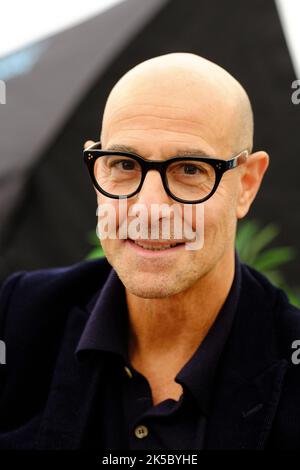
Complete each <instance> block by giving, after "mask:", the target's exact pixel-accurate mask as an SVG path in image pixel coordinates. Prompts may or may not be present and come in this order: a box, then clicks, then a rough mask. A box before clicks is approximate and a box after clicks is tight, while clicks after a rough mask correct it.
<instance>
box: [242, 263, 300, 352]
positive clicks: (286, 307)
mask: <svg viewBox="0 0 300 470" xmlns="http://www.w3.org/2000/svg"><path fill="white" fill-rule="evenodd" d="M241 266H242V273H243V276H242V278H243V283H242V289H244V290H248V292H247V293H246V297H248V299H252V300H251V303H252V304H253V305H255V304H257V305H260V309H261V310H262V311H263V312H262V313H264V316H265V317H268V321H269V324H270V327H271V324H272V329H273V330H274V332H275V334H276V335H277V337H278V346H281V347H282V348H283V350H289V351H290V347H291V341H293V340H294V339H296V338H299V339H300V309H299V308H298V307H296V306H295V305H293V304H291V302H290V300H289V298H288V295H287V294H286V292H285V291H284V290H283V289H281V288H279V287H276V286H275V285H274V284H273V283H272V282H271V281H270V280H269V279H268V278H267V277H266V276H265V275H263V274H262V273H260V272H259V271H257V270H256V269H254V268H253V267H251V266H248V265H247V264H243V263H241Z"/></svg>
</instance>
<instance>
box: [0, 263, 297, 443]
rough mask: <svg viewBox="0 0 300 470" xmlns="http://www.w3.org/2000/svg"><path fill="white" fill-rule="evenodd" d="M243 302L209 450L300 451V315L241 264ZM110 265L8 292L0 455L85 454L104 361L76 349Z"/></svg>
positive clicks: (26, 281)
mask: <svg viewBox="0 0 300 470" xmlns="http://www.w3.org/2000/svg"><path fill="white" fill-rule="evenodd" d="M241 267H242V269H241V273H242V286H241V296H240V300H239V304H238V308H237V312H236V316H235V320H234V323H233V327H232V330H231V333H230V336H229V339H228V343H227V346H226V348H225V352H224V354H223V355H222V359H221V367H220V371H219V374H218V377H217V384H216V390H215V394H214V401H213V406H212V412H211V414H210V416H209V417H208V423H207V431H206V436H205V445H204V447H205V448H206V449H268V448H270V449H273V448H274V449H300V364H299V366H298V365H294V364H293V363H292V360H291V356H292V354H293V352H294V350H293V349H292V343H293V341H295V340H297V339H299V340H300V311H299V310H298V309H297V308H295V307H293V306H292V305H290V303H289V301H288V299H287V296H286V295H285V293H284V292H283V291H282V290H280V289H278V288H276V287H274V286H273V285H272V284H271V283H270V282H269V281H268V280H267V279H266V278H265V277H264V276H262V275H261V274H259V273H258V272H257V271H255V270H254V269H252V268H250V267H248V266H247V265H245V264H242V265H241ZM111 269H112V268H111V266H110V265H109V263H108V262H107V260H106V259H98V260H93V261H84V262H80V263H77V264H75V265H72V266H68V267H65V268H58V269H56V268H54V269H44V270H36V271H31V272H30V271H28V272H18V273H15V274H13V275H11V276H10V277H9V278H8V279H7V280H6V281H5V282H4V284H3V285H2V288H1V291H0V340H4V341H5V343H6V365H3V364H2V365H0V448H1V449H45V450H51V449H79V448H80V445H81V442H82V438H83V436H84V433H85V430H86V426H87V422H88V417H89V414H90V412H91V411H92V409H93V402H94V398H95V396H96V393H97V390H99V388H98V387H101V380H102V375H101V374H102V366H103V364H102V362H101V360H99V358H97V359H96V358H95V357H94V356H93V355H92V356H91V357H90V359H89V360H88V361H84V362H80V361H78V360H77V359H76V356H75V349H76V347H77V344H78V341H79V338H80V335H81V333H82V331H83V328H84V326H85V324H86V321H87V319H88V317H89V315H90V312H91V305H92V303H93V301H94V300H93V299H95V298H96V297H97V295H99V291H100V289H101V286H102V285H103V284H104V282H105V280H106V278H107V276H108V274H109V272H110V270H111Z"/></svg>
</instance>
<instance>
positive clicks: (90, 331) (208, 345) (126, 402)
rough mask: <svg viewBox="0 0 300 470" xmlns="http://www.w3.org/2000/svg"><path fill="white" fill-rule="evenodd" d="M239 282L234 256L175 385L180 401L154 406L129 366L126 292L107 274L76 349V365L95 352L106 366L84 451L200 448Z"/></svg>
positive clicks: (148, 391)
mask: <svg viewBox="0 0 300 470" xmlns="http://www.w3.org/2000/svg"><path fill="white" fill-rule="evenodd" d="M240 284H241V266H240V262H239V260H238V257H237V254H236V255H235V276H234V280H233V283H232V286H231V289H230V292H229V294H228V296H227V299H226V301H225V303H224V305H223V307H222V308H221V310H220V312H219V314H218V316H217V318H216V320H215V322H214V324H213V325H212V327H211V328H210V330H209V332H208V334H207V335H206V337H205V339H204V340H203V341H202V343H201V344H200V345H199V347H198V349H197V350H196V351H195V353H194V354H193V355H192V357H191V358H190V359H189V360H188V361H187V363H186V364H185V365H184V366H183V367H182V369H181V370H180V371H179V372H178V374H177V375H176V377H175V382H177V383H179V384H181V385H182V388H183V393H182V395H181V396H180V398H179V400H178V401H176V400H174V399H171V398H169V399H166V400H163V401H161V402H160V403H158V404H156V405H155V406H153V402H152V396H151V389H150V386H149V383H148V381H147V379H146V378H145V377H144V376H143V375H142V374H141V373H139V372H138V371H137V370H135V369H134V368H133V367H132V365H131V363H130V360H129V358H128V348H127V338H128V311H127V305H126V298H125V289H124V285H123V284H122V282H121V281H120V279H119V278H118V276H117V274H116V272H115V271H114V269H112V270H111V272H110V274H109V276H108V278H107V280H106V282H105V284H104V286H103V287H102V289H101V292H100V294H98V295H97V298H96V299H94V301H93V302H92V303H93V307H92V312H91V316H90V318H89V320H88V322H87V324H86V326H85V329H84V331H83V333H82V335H81V338H80V341H79V343H78V346H77V349H76V355H77V358H78V360H80V361H84V360H86V359H87V357H88V355H89V354H99V360H100V358H101V360H102V361H103V362H104V374H103V378H102V381H101V384H99V390H98V396H97V402H96V403H95V404H94V407H93V413H92V415H91V416H90V420H89V426H88V429H87V432H86V435H85V440H84V443H83V448H87V449H98V450H116V449H126V450H127V449H128V450H137V449H143V450H186V449H190V450H193V449H202V448H203V444H204V439H205V427H206V420H207V417H208V416H209V413H210V405H211V399H212V397H213V394H214V380H215V377H216V373H217V367H218V364H219V361H220V358H221V356H222V352H223V350H224V348H225V345H226V341H227V338H228V336H229V333H230V329H231V326H232V322H233V319H234V315H235V312H236V308H237V305H238V301H239V295H240ZM141 315H143V312H141ZM199 315H201V305H199ZM166 367H168V365H167V364H166ZM100 443H101V445H100Z"/></svg>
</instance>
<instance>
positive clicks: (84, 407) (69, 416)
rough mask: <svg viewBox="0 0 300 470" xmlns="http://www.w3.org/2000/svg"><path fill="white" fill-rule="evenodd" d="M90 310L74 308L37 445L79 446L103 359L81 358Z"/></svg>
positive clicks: (49, 446) (60, 447)
mask: <svg viewBox="0 0 300 470" xmlns="http://www.w3.org/2000/svg"><path fill="white" fill-rule="evenodd" d="M87 315H88V313H87V312H86V311H85V310H83V309H80V308H79V307H74V308H73V310H72V311H71V312H70V316H69V321H68V324H67V325H66V329H65V332H66V333H65V336H64V338H63V340H62V348H61V350H60V353H59V356H58V360H57V363H56V365H55V371H54V376H53V380H52V384H51V388H50V393H49V396H48V401H47V404H46V408H45V411H44V414H43V417H42V422H41V426H40V430H39V434H38V436H37V438H36V442H35V445H34V448H35V449H44V450H48V449H78V448H79V447H80V442H81V439H82V437H83V434H84V431H85V429H86V426H87V423H88V418H89V415H90V412H91V410H92V407H93V404H94V400H95V397H96V393H97V390H98V384H99V379H100V377H101V372H102V370H103V363H102V362H101V361H100V359H99V356H97V357H96V356H92V357H91V358H88V359H87V360H85V361H83V362H80V361H78V359H77V357H76V356H75V349H76V346H77V343H78V341H79V338H80V335H81V333H82V331H83V328H84V325H85V323H86V319H87Z"/></svg>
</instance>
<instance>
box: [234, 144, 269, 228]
mask: <svg viewBox="0 0 300 470" xmlns="http://www.w3.org/2000/svg"><path fill="white" fill-rule="evenodd" d="M268 166H269V155H268V154H267V153H266V152H264V151H259V152H255V153H252V154H251V155H249V157H248V159H247V162H246V163H245V165H244V168H243V169H242V173H241V181H240V193H239V195H238V201H237V209H236V216H237V218H238V219H242V218H243V217H245V215H246V214H247V212H248V211H249V209H250V207H251V204H252V202H253V201H254V199H255V196H256V194H257V192H258V190H259V188H260V185H261V182H262V179H263V176H264V174H265V171H266V170H267V168H268Z"/></svg>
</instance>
